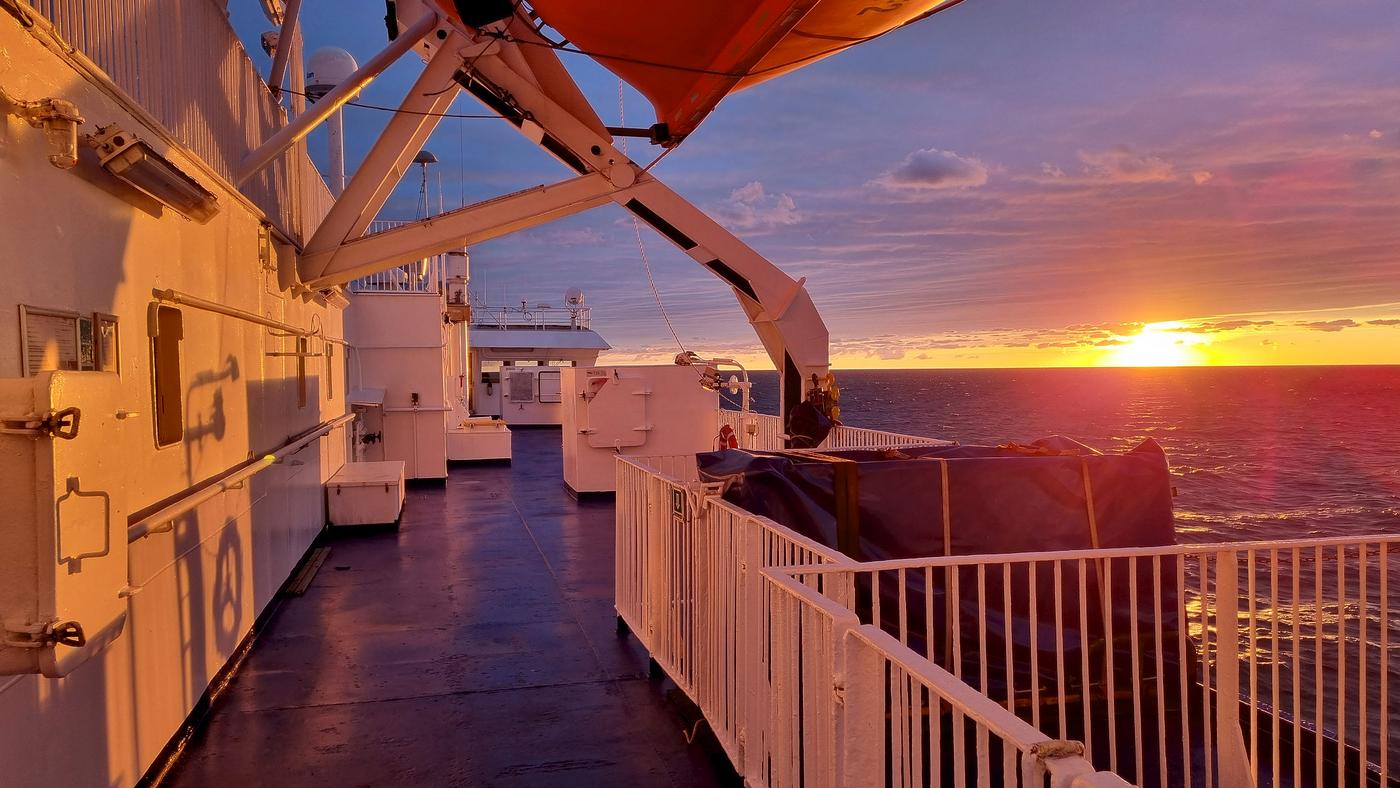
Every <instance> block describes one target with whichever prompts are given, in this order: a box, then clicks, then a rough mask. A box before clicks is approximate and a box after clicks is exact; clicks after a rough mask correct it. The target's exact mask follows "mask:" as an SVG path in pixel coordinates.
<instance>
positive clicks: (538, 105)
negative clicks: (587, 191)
mask: <svg viewBox="0 0 1400 788" xmlns="http://www.w3.org/2000/svg"><path fill="white" fill-rule="evenodd" d="M512 47H518V45H516V44H511V43H503V44H502V54H503V55H504V54H506V53H507V51H508V50H509V49H510V48H512ZM548 54H550V55H553V53H552V52H551V53H548ZM519 60H520V59H519V58H513V57H504V56H492V57H483V58H480V59H479V60H478V61H477V65H476V68H475V69H474V71H475V75H476V78H477V79H478V80H479V81H480V82H481V83H483V85H481V86H477V88H476V89H473V90H471V92H472V93H473V95H475V96H476V97H477V98H478V99H480V100H481V101H482V103H483V104H485V105H486V106H487V107H489V108H491V109H493V110H495V111H497V112H499V113H502V114H503V115H504V116H505V117H506V118H507V119H508V120H511V119H512V116H511V115H510V114H508V113H511V112H514V113H516V115H517V116H520V117H524V116H527V115H528V120H525V121H524V122H520V121H519V120H515V121H514V122H515V123H516V125H517V128H519V130H520V132H521V133H522V134H524V135H525V136H526V138H528V139H530V140H531V141H533V142H535V143H536V144H537V145H539V146H540V147H542V148H544V149H545V151H547V152H548V153H550V154H551V155H553V156H554V157H555V158H558V159H559V160H560V161H563V162H564V163H565V164H566V165H569V166H570V167H572V168H574V169H575V170H576V171H580V172H586V171H594V172H600V173H604V174H606V175H608V176H609V177H610V178H614V179H615V180H616V185H617V186H618V187H619V191H618V192H617V193H616V194H615V195H614V197H613V199H614V200H615V201H616V202H618V203H619V204H621V205H623V206H624V207H627V208H628V209H629V210H631V211H632V213H633V214H634V215H636V216H637V217H638V218H639V219H641V220H642V221H646V222H647V223H648V224H652V226H653V227H655V228H656V229H657V230H658V232H660V233H661V234H662V235H663V236H665V237H666V238H667V239H668V240H670V241H671V242H672V243H675V244H676V245H677V246H679V247H680V248H681V250H682V251H684V252H685V253H686V254H687V255H689V256H690V257H691V258H692V259H694V260H695V261H696V262H698V263H700V264H701V265H703V266H705V267H706V268H707V269H708V270H709V271H710V272H711V273H713V274H715V275H716V276H718V277H719V278H720V279H721V280H723V281H724V282H725V283H726V284H729V285H730V286H731V287H732V288H733V289H734V293H735V296H736V297H737V298H738V300H739V305H740V306H741V307H742V308H743V310H744V313H745V315H746V316H747V317H748V319H749V322H750V323H751V324H752V325H753V328H754V332H755V333H756V334H758V337H759V340H760V341H761V342H762V343H763V347H764V349H765V350H766V351H767V353H768V356H769V358H770V359H771V360H772V361H773V364H774V366H775V367H777V369H778V370H779V372H780V374H782V376H783V378H784V380H783V395H782V403H783V409H782V412H783V413H784V414H785V415H786V413H787V412H788V410H789V409H790V408H791V407H792V406H793V405H795V404H797V400H798V399H800V397H801V395H802V393H803V392H805V391H806V390H807V388H809V387H810V385H811V378H812V375H814V374H815V375H817V376H818V377H822V376H824V375H825V374H826V373H827V372H828V371H830V368H831V367H830V350H829V334H828V332H827V329H826V324H825V323H824V322H823V321H822V319H821V315H820V314H819V313H818V312H817V308H816V305H815V304H814V303H813V302H812V299H811V296H810V295H808V293H807V290H806V287H805V284H804V282H802V281H798V280H794V279H793V278H792V277H790V276H788V275H787V274H785V273H783V271H782V270H781V269H779V268H778V267H777V266H775V265H773V264H772V263H771V262H769V261H768V260H767V259H766V258H765V257H763V256H762V255H760V254H758V253H757V252H755V251H754V250H753V249H752V248H750V247H749V246H748V245H747V244H745V243H744V242H743V241H741V240H739V239H738V238H737V237H736V236H735V235H734V234H733V233H731V232H730V231H729V230H727V229H725V228H724V227H723V226H721V225H720V224H719V223H717V222H715V221H714V220H713V219H711V218H710V217H709V216H707V215H706V214H705V213H704V212H703V211H701V210H700V209H699V208H696V207H695V206H694V205H692V204H691V203H690V202H689V201H687V200H686V199H685V198H683V197H681V196H680V195H678V194H676V193H675V192H674V191H672V190H671V189H670V188H669V187H667V186H666V185H665V184H664V183H662V182H660V181H659V180H657V179H656V178H655V177H653V176H651V175H650V174H647V173H641V172H640V168H639V167H638V166H637V165H636V164H635V163H634V162H632V161H631V160H630V159H628V158H627V156H626V155H624V154H623V153H621V152H620V151H618V150H617V149H616V148H614V147H613V146H612V140H611V138H610V137H609V136H608V134H607V130H606V128H605V127H604V128H602V129H601V130H600V129H598V128H596V127H595V126H594V124H593V123H592V122H591V121H592V120H593V119H594V118H596V116H592V117H589V118H582V119H581V118H580V117H578V116H577V115H576V114H575V113H574V112H571V111H569V110H568V109H565V107H564V106H562V105H561V104H560V103H558V102H556V101H555V100H554V99H553V94H554V93H558V92H559V89H558V88H555V87H553V86H552V85H551V84H549V83H541V82H540V81H539V80H538V79H537V78H536V75H537V74H538V73H539V72H541V71H542V70H543V69H540V68H533V70H532V71H531V72H530V73H521V72H520V71H518V70H517V68H518V67H513V66H512V64H514V63H518V62H519ZM483 87H484V88H486V89H489V90H483V89H482V88H483ZM565 95H569V94H568V93H565ZM493 96H494V97H495V98H496V100H492V97H493ZM502 98H508V100H504V101H503V100H501V99H502ZM599 125H601V124H599ZM629 176H630V177H635V178H636V182H635V185H633V184H632V183H629V182H627V181H626V180H625V179H626V178H627V177H629ZM624 187H626V190H625V191H622V189H623V188H624ZM638 206H640V208H641V210H640V211H639V210H637V207H638ZM648 214H650V216H648ZM656 219H659V220H660V224H661V225H664V226H668V227H669V229H670V230H675V231H678V232H677V233H672V232H668V230H667V229H666V227H662V226H657V223H656V222H655V221H654V220H656ZM682 239H683V240H682ZM736 283H737V284H736ZM794 377H795V378H797V380H794V379H793V378H794Z"/></svg>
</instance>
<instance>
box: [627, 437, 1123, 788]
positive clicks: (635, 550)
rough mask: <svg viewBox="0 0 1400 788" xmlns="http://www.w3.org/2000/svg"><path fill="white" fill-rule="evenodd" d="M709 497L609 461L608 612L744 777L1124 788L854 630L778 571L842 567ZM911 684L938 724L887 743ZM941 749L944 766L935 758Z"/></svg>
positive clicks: (829, 603)
mask: <svg viewBox="0 0 1400 788" xmlns="http://www.w3.org/2000/svg"><path fill="white" fill-rule="evenodd" d="M663 471H670V472H674V474H675V475H672V474H671V473H668V472H663ZM713 492H714V490H713V489H712V488H711V489H706V487H705V486H704V485H702V484H700V483H698V482H696V481H694V460H693V458H691V459H690V461H688V462H687V461H685V460H684V459H682V458H673V457H660V458H638V457H618V459H617V498H616V526H617V527H616V545H615V548H616V588H615V594H616V605H617V612H618V616H619V619H620V621H621V622H622V623H624V624H625V625H626V626H627V628H628V629H629V630H630V631H631V632H632V633H633V634H635V635H636V637H637V638H638V639H639V640H641V642H642V643H643V644H644V645H645V646H646V647H647V650H648V651H649V652H650V653H651V655H652V658H653V660H655V662H656V663H657V665H658V666H660V667H661V669H663V670H664V671H665V672H666V674H667V675H669V676H670V677H671V679H672V680H673V681H674V682H675V683H676V685H677V686H678V687H679V688H680V689H681V690H682V691H684V692H685V693H686V694H687V695H688V696H689V697H690V698H691V699H692V700H693V701H694V702H695V703H696V704H697V705H698V706H699V707H700V709H701V711H702V712H703V713H704V715H705V719H706V720H707V721H708V723H709V725H710V727H711V729H712V731H713V732H714V734H715V736H716V738H717V739H718V740H719V742H720V744H721V745H722V746H723V748H724V749H725V751H726V753H727V754H728V755H729V757H730V759H731V761H732V762H733V764H734V766H735V768H736V769H738V770H739V771H740V772H741V773H742V774H743V775H744V776H745V779H746V780H747V782H748V783H749V784H752V785H759V786H774V788H777V787H778V786H789V785H791V786H798V785H804V786H837V785H883V784H886V783H885V780H884V779H883V775H885V774H886V766H889V767H890V768H891V769H895V771H894V772H893V773H894V774H896V775H902V776H900V777H898V778H897V780H896V782H895V783H894V784H895V785H899V786H905V785H910V786H913V785H923V784H925V783H924V782H922V780H923V777H927V776H928V775H929V774H935V773H937V774H942V773H944V772H946V773H948V774H956V775H963V776H966V775H968V774H974V775H976V777H975V780H976V782H977V784H979V785H985V784H990V783H988V782H987V780H988V779H990V775H992V774H993V773H994V772H995V771H997V770H1001V771H1003V772H1004V774H1005V775H1011V776H1012V777H1014V778H1015V779H1013V780H1011V781H1008V782H1005V783H1004V784H1006V785H1015V784H1020V785H1037V786H1039V785H1043V784H1044V779H1045V769H1046V768H1049V769H1050V772H1051V777H1052V778H1053V779H1052V784H1053V785H1069V784H1070V783H1069V782H1068V780H1070V779H1071V778H1073V777H1075V776H1078V777H1080V778H1081V779H1087V778H1093V779H1094V780H1098V782H1080V783H1077V784H1079V785H1122V783H1121V781H1118V780H1116V778H1112V777H1111V775H1110V776H1107V777H1105V776H1104V775H1093V774H1092V772H1093V769H1092V767H1090V765H1089V764H1088V762H1087V761H1085V760H1084V759H1082V758H1078V757H1068V758H1061V759H1055V758H1051V757H1049V756H1046V755H1042V754H1037V753H1036V752H1033V748H1035V747H1037V746H1039V745H1040V744H1041V743H1043V742H1046V741H1048V737H1047V736H1045V735H1044V734H1041V733H1038V732H1037V731H1035V729H1034V728H1033V727H1031V726H1030V725H1029V724H1027V723H1025V722H1023V721H1021V720H1019V719H1018V718H1016V716H1015V715H1013V714H1011V713H1010V712H1007V711H1006V710H1005V709H1003V708H1001V707H1000V706H998V705H996V704H995V703H994V702H992V701H990V700H988V699H986V698H981V697H980V696H978V694H977V693H976V691H974V690H972V689H971V688H969V687H968V686H966V685H965V684H963V683H961V682H959V681H958V680H956V679H954V678H952V677H951V675H950V674H947V673H946V672H945V671H942V670H941V669H940V668H938V667H937V666H935V665H933V664H932V663H930V662H928V661H927V660H926V659H924V658H923V657H921V656H919V655H918V654H916V653H915V652H913V651H911V650H909V649H908V648H907V647H906V646H903V645H900V644H898V643H896V642H894V641H893V640H892V639H891V638H889V636H888V635H885V634H884V633H882V632H880V631H878V629H877V628H875V627H873V626H869V625H866V626H862V625H861V623H860V621H859V620H858V618H857V616H856V614H855V613H853V612H852V611H851V610H850V609H849V604H844V605H843V604H840V603H838V601H836V600H832V599H828V598H826V597H823V596H822V595H821V594H819V593H817V592H816V591H815V590H813V589H807V588H805V587H803V586H801V585H800V584H799V583H798V582H797V581H795V580H793V579H792V578H790V577H786V576H784V575H783V574H782V573H781V572H778V570H777V569H776V568H778V567H794V566H801V565H803V564H807V563H810V564H812V565H824V566H828V567H836V566H842V565H849V559H846V558H845V557H844V556H842V555H840V554H839V553H838V552H837V551H835V550H834V549H832V548H829V547H826V546H824V545H820V544H817V543H815V542H813V541H811V540H809V539H807V538H805V537H803V536H801V535H800V534H797V533H796V532H794V531H791V530H790V529H787V528H785V527H783V526H781V525H778V524H777V523H774V522H772V521H771V520H767V519H765V518H760V517H755V516H753V515H751V514H749V513H747V512H745V511H743V510H741V509H739V508H737V507H735V506H733V505H731V504H728V503H726V502H724V501H722V500H720V499H718V498H714V497H711V495H712V493H713ZM770 567H771V568H775V569H774V570H773V572H765V571H763V570H764V569H765V568H770ZM851 666H859V671H858V674H852V673H850V672H849V671H850V670H851ZM884 676H891V677H893V678H890V679H889V680H890V681H891V682H895V683H898V682H904V685H903V686H905V687H906V694H905V695H903V696H897V695H890V694H888V693H887V692H886V691H885V690H884V689H883V685H882V684H881V683H880V682H883V681H884V680H885V679H884V678H882V677H884ZM853 682H855V683H853ZM860 682H864V683H860ZM895 683H892V684H890V686H891V687H894V686H895ZM911 687H913V688H915V689H914V690H909V689H908V688H911ZM910 691H913V692H916V693H919V697H920V698H925V697H926V698H929V699H931V700H930V701H929V703H932V704H933V705H936V706H937V708H938V719H939V720H944V719H945V712H946V719H947V723H946V725H947V728H946V729H945V728H942V727H939V726H941V725H943V724H944V723H942V722H939V723H937V724H935V723H934V722H930V723H929V724H928V726H927V727H925V728H922V729H920V730H922V731H924V734H923V735H922V737H919V736H908V735H906V734H908V733H909V730H910V729H908V728H899V729H897V730H898V731H899V736H902V737H904V738H895V739H889V738H888V736H887V734H888V733H889V731H890V730H891V729H889V728H887V727H886V725H885V723H884V721H885V720H887V719H902V720H904V721H905V722H906V723H907V722H908V721H909V720H910V719H912V716H911V715H913V716H917V715H919V714H921V713H922V711H921V709H923V708H925V707H927V708H932V706H931V705H928V704H925V705H924V706H919V707H917V708H916V707H914V706H905V707H903V711H902V712H900V714H902V715H903V716H899V715H896V716H895V717H891V716H890V706H889V704H890V703H891V700H890V699H891V698H898V697H903V698H904V699H905V700H906V701H909V699H910V698H911V697H913V696H912V695H910V694H908V693H909V692H910ZM835 693H841V694H842V698H841V699H840V700H838V699H837V697H836V694H835ZM930 719H932V717H931V718H930ZM891 724H894V723H891ZM901 724H904V723H901ZM965 728H968V729H970V733H969V732H968V731H965V730H964V729H965ZM945 730H946V731H947V733H948V735H949V736H951V737H953V738H951V739H949V741H950V742H952V743H951V744H948V743H945V741H944V738H943V732H944V731H945ZM935 734H936V735H935ZM890 741H893V742H895V744H893V745H890V746H887V742H890ZM930 747H931V748H932V749H931V750H930V749H929V748H930ZM945 747H946V753H947V761H946V763H944V762H943V761H942V760H941V759H940V758H939V757H937V756H938V753H940V752H943V751H945V750H944V748H945ZM929 752H932V753H933V755H929V754H928V753H929ZM921 759H922V760H921ZM918 764H922V765H920V766H917V768H916V765H918ZM932 769H938V770H941V771H939V772H932V771H930V770H932ZM1057 774H1058V775H1059V776H1058V777H1057V776H1056V775H1057ZM920 775H922V776H920ZM1060 777H1063V778H1064V779H1063V780H1060ZM961 779H962V778H961V777H960V778H959V779H958V783H957V784H962V782H961ZM1057 780H1058V781H1057ZM1104 780H1108V781H1107V782H1104ZM935 784H936V783H935Z"/></svg>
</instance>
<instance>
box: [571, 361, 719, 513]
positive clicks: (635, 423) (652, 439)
mask: <svg viewBox="0 0 1400 788" xmlns="http://www.w3.org/2000/svg"><path fill="white" fill-rule="evenodd" d="M561 372H562V383H563V399H564V402H563V413H564V424H563V441H564V483H565V484H567V485H568V486H569V487H570V489H572V490H574V491H575V492H608V491H611V490H613V488H614V484H615V482H614V478H613V459H614V457H615V456H616V455H617V454H636V455H664V454H694V453H695V452H699V451H709V450H710V449H712V448H713V447H714V440H715V436H716V434H717V433H718V431H719V395H718V394H716V393H715V392H713V391H707V390H706V389H704V388H702V387H701V386H700V382H699V379H698V378H699V370H697V369H695V368H693V367H682V366H676V365H674V364H666V365H658V366H637V367H581V368H577V367H563V368H561Z"/></svg>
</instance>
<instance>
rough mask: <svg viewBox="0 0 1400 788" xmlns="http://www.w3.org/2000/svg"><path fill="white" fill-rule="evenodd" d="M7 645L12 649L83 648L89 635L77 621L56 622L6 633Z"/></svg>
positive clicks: (15, 629)
mask: <svg viewBox="0 0 1400 788" xmlns="http://www.w3.org/2000/svg"><path fill="white" fill-rule="evenodd" d="M5 645H7V646H9V647H11V648H51V647H53V646H72V647H73V648H81V647H83V646H85V645H87V635H85V634H84V633H83V625H82V624H79V623H78V622H76V621H55V622H52V623H49V624H33V625H29V626H21V627H18V628H14V629H11V630H9V631H8V632H7V633H6V636H5Z"/></svg>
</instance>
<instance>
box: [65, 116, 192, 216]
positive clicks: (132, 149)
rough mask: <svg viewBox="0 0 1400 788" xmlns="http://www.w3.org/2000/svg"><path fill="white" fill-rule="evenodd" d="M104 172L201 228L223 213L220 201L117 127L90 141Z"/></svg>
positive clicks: (100, 133) (142, 143)
mask: <svg viewBox="0 0 1400 788" xmlns="http://www.w3.org/2000/svg"><path fill="white" fill-rule="evenodd" d="M89 143H90V144H91V145H92V146H93V147H94V148H96V149H97V154H98V156H99V158H100V159H101V162H102V168H103V169H104V170H106V171H107V172H109V173H111V174H112V175H113V176H115V177H116V178H118V179H120V180H122V181H124V182H125V183H126V184H127V185H129V186H131V187H132V188H134V189H136V190H138V191H140V192H142V193H144V194H146V195H147V196H149V197H151V199H154V200H156V201H158V202H160V203H161V204H163V205H166V206H168V207H169V208H170V209H171V210H173V211H176V212H177V213H180V214H182V215H184V216H186V217H188V218H190V219H193V220H194V221H196V222H199V223H200V224H207V223H208V222H209V220H210V219H212V218H214V216H215V214H217V213H218V212H219V202H218V199H217V198H216V197H215V196H214V195H213V193H212V192H210V191H209V190H208V189H206V188H204V187H203V186H201V185H199V181H196V180H195V179H194V178H191V177H190V176H188V175H186V174H185V173H184V172H182V171H181V170H180V168H179V167H176V166H175V164H173V163H172V162H171V161H170V160H169V159H167V158H165V157H164V156H162V155H160V154H159V153H156V151H155V150H154V149H153V148H152V147H151V146H150V145H147V144H146V143H145V142H144V141H143V140H141V139H140V138H139V137H137V136H136V135H135V134H132V133H131V132H128V131H123V130H122V129H120V128H118V127H116V126H103V127H101V128H99V129H98V130H97V133H96V134H94V135H92V137H91V138H89Z"/></svg>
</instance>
